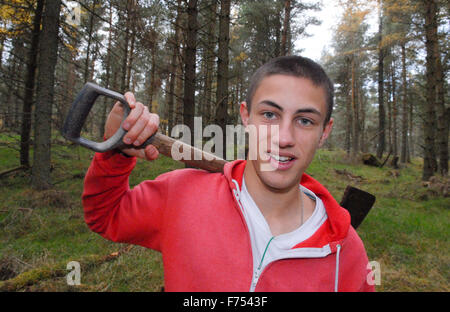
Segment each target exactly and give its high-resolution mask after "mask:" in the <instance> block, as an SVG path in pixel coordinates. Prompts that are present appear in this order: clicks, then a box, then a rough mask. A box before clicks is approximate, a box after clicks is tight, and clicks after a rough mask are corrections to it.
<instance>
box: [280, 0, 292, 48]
mask: <svg viewBox="0 0 450 312" xmlns="http://www.w3.org/2000/svg"><path fill="white" fill-rule="evenodd" d="M290 21H291V0H285V1H284V20H283V33H282V35H281V49H280V50H281V52H280V53H281V54H280V55H282V56H283V55H287V54H288V51H289V48H288V47H289V46H290V44H289V43H288V40H289V30H290Z"/></svg>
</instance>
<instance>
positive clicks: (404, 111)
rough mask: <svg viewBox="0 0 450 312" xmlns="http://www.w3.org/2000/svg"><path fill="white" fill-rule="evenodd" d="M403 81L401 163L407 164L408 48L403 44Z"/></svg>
mask: <svg viewBox="0 0 450 312" xmlns="http://www.w3.org/2000/svg"><path fill="white" fill-rule="evenodd" d="M402 80H403V88H402V89H403V94H402V95H403V99H402V101H403V102H402V143H401V144H402V151H401V153H400V162H401V163H406V161H407V159H408V153H409V151H408V100H407V96H408V93H407V90H408V87H407V85H406V84H407V80H406V47H405V43H404V42H403V43H402Z"/></svg>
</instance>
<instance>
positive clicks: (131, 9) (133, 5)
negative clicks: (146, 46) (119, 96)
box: [125, 0, 136, 91]
mask: <svg viewBox="0 0 450 312" xmlns="http://www.w3.org/2000/svg"><path fill="white" fill-rule="evenodd" d="M128 14H129V16H130V18H129V20H130V23H131V26H130V27H131V42H130V55H129V57H128V62H127V65H126V66H127V78H126V83H125V88H126V91H130V86H131V74H132V72H131V71H132V69H133V62H134V49H135V43H136V2H135V0H132V1H131V4H130V7H129V12H128Z"/></svg>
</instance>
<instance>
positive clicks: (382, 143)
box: [377, 0, 386, 159]
mask: <svg viewBox="0 0 450 312" xmlns="http://www.w3.org/2000/svg"><path fill="white" fill-rule="evenodd" d="M378 5H379V9H378V10H379V26H378V36H379V39H378V45H379V46H378V132H379V133H380V135H379V136H378V146H377V157H378V158H380V159H381V158H382V157H383V153H384V151H385V149H386V133H385V132H386V121H385V119H386V112H385V108H384V49H383V46H382V40H383V13H382V10H383V1H382V0H379V2H378Z"/></svg>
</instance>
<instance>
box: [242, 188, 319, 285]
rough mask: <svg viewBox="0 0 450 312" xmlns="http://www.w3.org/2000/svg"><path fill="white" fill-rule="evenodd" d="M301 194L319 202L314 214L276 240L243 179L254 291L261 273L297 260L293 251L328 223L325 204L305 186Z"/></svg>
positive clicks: (244, 206) (243, 205) (243, 202)
mask: <svg viewBox="0 0 450 312" xmlns="http://www.w3.org/2000/svg"><path fill="white" fill-rule="evenodd" d="M301 190H302V191H303V192H304V193H305V194H306V195H308V196H309V197H310V198H311V199H313V200H314V201H315V202H316V207H315V208H314V212H313V214H312V215H311V217H310V218H308V219H307V220H306V221H305V222H304V223H303V225H301V226H300V227H299V228H297V229H296V230H294V231H292V232H289V233H285V234H281V235H278V236H273V235H272V233H271V231H270V227H269V225H268V224H267V221H266V219H265V218H264V216H263V214H262V213H261V211H260V210H259V208H258V206H257V205H256V203H255V202H254V200H253V198H252V197H251V195H250V193H249V192H248V190H247V187H246V185H245V179H243V181H242V192H241V194H240V197H239V198H240V202H241V204H242V208H243V214H244V218H245V220H246V222H247V226H248V230H249V232H250V240H251V245H252V254H253V280H252V286H251V289H250V291H253V290H254V289H255V287H256V283H257V282H258V279H259V276H260V274H261V272H262V271H263V270H264V268H265V267H266V266H267V265H268V264H269V263H271V262H272V261H275V260H279V259H285V258H295V257H296V254H298V252H297V251H296V250H295V249H292V247H294V246H295V245H297V244H299V243H301V242H303V241H304V240H306V239H308V238H309V237H311V236H312V235H313V234H314V233H315V232H316V231H317V230H318V229H319V228H320V226H321V225H322V224H323V223H324V222H325V220H326V219H327V213H326V211H325V207H324V205H323V202H322V200H321V199H320V198H319V197H317V196H316V195H315V194H314V193H313V192H311V191H310V190H308V189H307V188H305V187H304V186H301Z"/></svg>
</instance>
